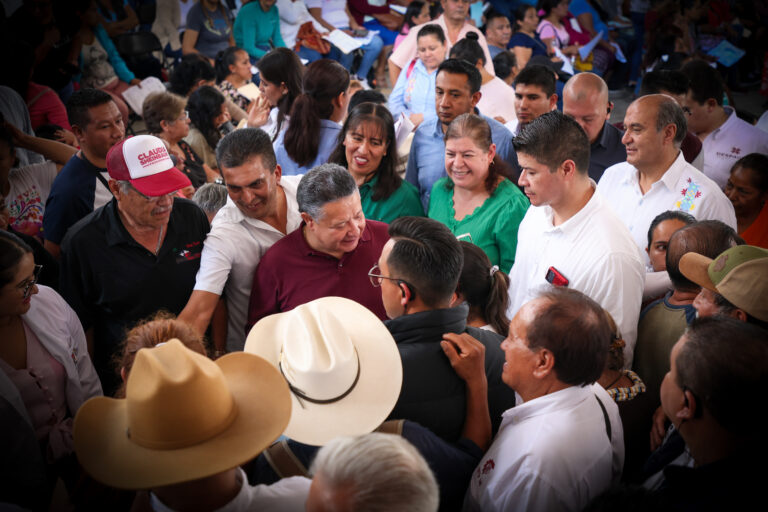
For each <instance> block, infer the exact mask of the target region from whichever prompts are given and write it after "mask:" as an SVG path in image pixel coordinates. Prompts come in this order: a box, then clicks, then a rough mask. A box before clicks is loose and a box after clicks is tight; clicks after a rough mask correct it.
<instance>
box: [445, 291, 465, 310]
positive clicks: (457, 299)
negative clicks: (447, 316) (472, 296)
mask: <svg viewBox="0 0 768 512" xmlns="http://www.w3.org/2000/svg"><path fill="white" fill-rule="evenodd" d="M465 300H466V299H465V298H464V296H463V295H462V294H460V293H459V292H453V295H451V302H450V304H449V305H448V307H451V308H453V307H456V306H458V305H459V304H461V303H462V302H464V301H465Z"/></svg>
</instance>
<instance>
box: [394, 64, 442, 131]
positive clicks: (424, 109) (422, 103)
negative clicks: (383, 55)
mask: <svg viewBox="0 0 768 512" xmlns="http://www.w3.org/2000/svg"><path fill="white" fill-rule="evenodd" d="M409 66H410V64H409ZM407 75H408V68H405V69H404V70H403V72H402V73H400V76H399V77H397V83H395V87H394V88H393V89H392V92H391V93H390V95H389V111H390V112H392V117H394V118H395V121H397V118H398V116H399V115H400V113H401V112H403V113H405V115H406V116H410V115H411V114H424V120H423V121H422V122H425V121H429V120H430V119H434V118H435V116H436V115H437V114H436V113H435V78H436V77H437V69H435V70H434V71H432V73H429V72H428V71H427V68H425V67H424V63H423V62H421V60H416V65H415V66H413V69H412V70H411V73H410V76H407Z"/></svg>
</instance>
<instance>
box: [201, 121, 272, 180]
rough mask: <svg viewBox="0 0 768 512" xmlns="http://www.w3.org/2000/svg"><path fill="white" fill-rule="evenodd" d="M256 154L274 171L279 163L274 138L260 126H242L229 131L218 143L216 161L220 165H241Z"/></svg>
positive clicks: (265, 165)
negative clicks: (273, 143) (273, 144)
mask: <svg viewBox="0 0 768 512" xmlns="http://www.w3.org/2000/svg"><path fill="white" fill-rule="evenodd" d="M254 156H260V157H261V164H262V165H263V166H264V168H266V169H267V170H269V171H270V172H273V171H274V170H275V166H276V165H277V160H276V158H275V150H274V149H273V148H272V140H271V139H270V138H269V135H267V132H265V131H264V130H260V129H259V128H241V129H240V130H235V131H233V132H230V133H228V134H227V135H226V136H225V137H224V138H223V139H221V140H220V141H219V143H218V144H216V161H217V162H218V163H219V167H226V168H228V169H231V168H232V167H240V166H241V165H243V164H244V163H246V162H247V161H248V160H250V159H251V158H253V157H254Z"/></svg>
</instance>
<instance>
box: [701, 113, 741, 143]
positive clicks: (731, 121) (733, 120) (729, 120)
mask: <svg viewBox="0 0 768 512" xmlns="http://www.w3.org/2000/svg"><path fill="white" fill-rule="evenodd" d="M723 110H725V113H726V114H728V118H727V119H726V120H725V122H724V123H723V124H721V125H720V126H718V127H717V129H716V130H715V131H713V132H712V133H710V134H709V135H707V137H706V139H710V138H711V139H712V140H715V139H716V138H717V137H718V136H719V135H720V133H722V132H724V131H725V132H728V131H729V130H730V128H731V125H733V124H735V123H737V122H738V118H739V116H737V115H736V111H735V110H734V109H733V107H723Z"/></svg>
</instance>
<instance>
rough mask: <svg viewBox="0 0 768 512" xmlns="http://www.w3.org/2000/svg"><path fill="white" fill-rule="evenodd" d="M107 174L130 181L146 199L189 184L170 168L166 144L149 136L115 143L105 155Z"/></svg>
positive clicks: (181, 174)
mask: <svg viewBox="0 0 768 512" xmlns="http://www.w3.org/2000/svg"><path fill="white" fill-rule="evenodd" d="M107 172H109V177H110V178H112V179H114V180H120V181H129V182H130V183H131V185H133V187H134V188H135V189H136V190H138V191H139V192H141V193H142V194H144V195H145V196H150V197H157V196H164V195H165V194H170V193H171V192H174V191H176V190H179V189H182V188H184V187H188V186H189V185H191V184H192V183H191V182H190V181H189V178H187V177H186V176H185V175H184V173H183V172H181V171H180V170H178V169H177V168H176V167H174V166H173V162H172V161H171V157H170V156H169V155H168V150H167V149H166V148H165V143H163V141H162V140H161V139H159V138H157V137H154V136H152V135H136V136H135V137H128V138H127V139H124V140H122V141H121V142H118V143H117V144H115V145H114V146H112V148H111V149H110V150H109V153H107Z"/></svg>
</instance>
